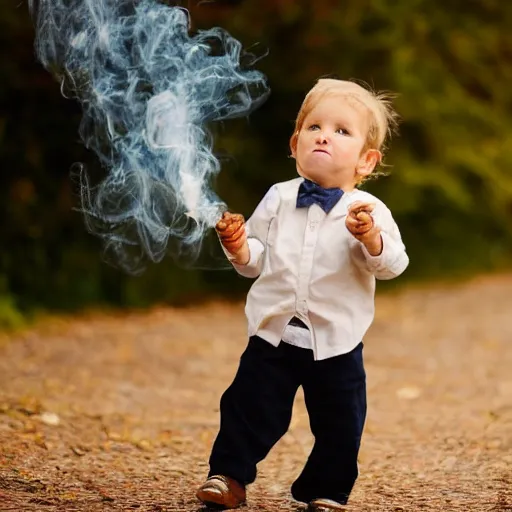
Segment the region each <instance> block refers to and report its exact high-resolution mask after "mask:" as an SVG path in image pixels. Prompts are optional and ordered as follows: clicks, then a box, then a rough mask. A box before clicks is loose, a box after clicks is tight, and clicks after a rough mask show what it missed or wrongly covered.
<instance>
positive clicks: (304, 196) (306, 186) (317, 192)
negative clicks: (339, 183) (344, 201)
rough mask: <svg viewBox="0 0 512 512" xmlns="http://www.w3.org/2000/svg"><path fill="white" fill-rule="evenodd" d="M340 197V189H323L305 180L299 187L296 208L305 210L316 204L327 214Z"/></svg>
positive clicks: (341, 192) (341, 191) (341, 193)
mask: <svg viewBox="0 0 512 512" xmlns="http://www.w3.org/2000/svg"><path fill="white" fill-rule="evenodd" d="M342 195H343V190H341V188H336V187H335V188H324V187H321V186H320V185H317V184H316V183H314V182H313V181H311V180H306V179H305V180H304V181H303V182H302V183H301V184H300V187H299V194H298V195H297V208H307V207H308V206H311V205H312V204H313V203H316V204H317V205H318V206H320V208H322V210H323V211H324V212H325V213H329V212H330V211H331V210H332V209H333V207H334V205H335V204H336V203H337V202H338V201H339V200H340V199H341V196H342Z"/></svg>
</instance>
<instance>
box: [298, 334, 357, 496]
mask: <svg viewBox="0 0 512 512" xmlns="http://www.w3.org/2000/svg"><path fill="white" fill-rule="evenodd" d="M362 349H363V344H362V343H360V344H359V345H358V346H357V347H356V348H355V349H354V350H353V351H352V352H349V353H348V354H342V355H340V356H336V357H333V358H330V359H325V360H321V361H313V362H312V363H311V365H310V368H311V370H310V371H309V372H306V374H305V375H304V377H303V388H304V398H305V402H306V407H307V410H308V413H309V420H310V425H311V431H312V433H313V435H314V437H315V444H314V446H313V449H312V451H311V454H310V456H309V458H308V461H307V463H306V465H305V467H304V470H303V471H302V473H301V475H300V476H299V477H298V478H297V480H296V481H295V482H294V484H293V486H292V495H293V497H294V498H295V499H296V500H298V501H303V502H306V503H307V502H309V501H311V500H313V499H315V498H329V499H333V500H336V501H338V502H340V503H346V502H347V500H348V497H349V495H350V492H351V491H352V487H353V486H354V483H355V481H356V479H357V476H358V466H357V456H358V452H359V446H360V442H361V435H362V432H363V426H364V422H365V418H366V375H365V370H364V365H363V356H362Z"/></svg>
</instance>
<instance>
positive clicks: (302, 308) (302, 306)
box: [297, 300, 308, 313]
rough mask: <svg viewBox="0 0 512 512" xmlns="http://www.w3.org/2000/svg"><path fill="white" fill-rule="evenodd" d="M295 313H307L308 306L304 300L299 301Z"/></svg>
mask: <svg viewBox="0 0 512 512" xmlns="http://www.w3.org/2000/svg"><path fill="white" fill-rule="evenodd" d="M297 311H298V312H299V313H307V312H308V304H307V302H306V301H305V300H299V302H298V303H297Z"/></svg>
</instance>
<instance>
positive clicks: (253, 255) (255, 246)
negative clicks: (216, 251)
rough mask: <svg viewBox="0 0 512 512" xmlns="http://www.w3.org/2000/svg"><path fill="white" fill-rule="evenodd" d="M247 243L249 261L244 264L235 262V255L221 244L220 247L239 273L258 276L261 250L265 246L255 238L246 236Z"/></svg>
mask: <svg viewBox="0 0 512 512" xmlns="http://www.w3.org/2000/svg"><path fill="white" fill-rule="evenodd" d="M247 245H248V246H249V261H248V262H247V263H246V264H245V265H241V264H239V263H235V262H234V258H235V257H234V256H233V255H232V254H230V253H229V252H228V251H226V249H225V248H224V246H222V249H223V251H224V253H225V254H226V257H227V258H228V260H229V261H230V262H231V264H232V265H233V267H234V268H235V270H236V271H237V272H238V273H239V274H241V275H242V276H244V277H258V275H259V274H260V272H261V268H260V260H261V256H262V254H263V252H264V251H265V246H264V245H263V244H262V243H261V242H260V241H259V240H258V239H257V238H248V239H247Z"/></svg>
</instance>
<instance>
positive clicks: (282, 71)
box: [0, 0, 512, 325]
mask: <svg viewBox="0 0 512 512" xmlns="http://www.w3.org/2000/svg"><path fill="white" fill-rule="evenodd" d="M188 7H189V8H190V11H191V14H192V19H193V29H194V30H196V29H200V28H207V27H211V26H213V25H220V26H222V27H224V28H226V29H227V30H229V31H230V32H231V33H232V35H234V36H235V37H236V38H238V39H239V40H241V41H242V43H243V44H244V46H245V47H250V46H251V45H256V46H254V48H253V49H252V50H253V51H254V52H256V53H260V54H264V53H265V52H267V51H268V54H267V55H266V56H265V57H264V58H262V59H261V60H259V61H258V63H257V67H258V68H259V69H260V70H262V71H263V72H264V73H265V74H266V75H267V76H268V79H269V83H270V86H271V88H272V95H271V97H270V99H269V100H268V101H267V103H266V104H265V105H264V106H263V107H262V108H260V109H259V110H258V111H256V112H255V113H254V114H253V115H251V117H250V118H249V119H242V120H236V121H230V122H226V123H223V124H221V125H218V126H215V127H213V130H214V134H215V140H216V149H217V151H218V154H219V156H220V157H221V159H222V163H223V171H222V172H221V174H220V176H219V178H218V181H217V183H216V184H215V187H216V190H217V191H218V193H219V194H220V196H221V197H222V198H223V199H224V200H225V201H226V202H227V204H228V206H229V208H230V209H231V210H234V211H240V212H242V213H244V214H245V215H247V216H248V215H249V214H250V213H251V211H252V209H253V208H254V207H255V205H256V204H257V202H258V201H259V200H260V199H261V197H262V195H263V194H264V193H265V192H266V190H267V189H268V188H269V187H270V185H271V184H273V183H274V182H277V181H281V180H286V179H289V178H292V177H294V175H295V170H294V165H293V161H292V160H290V159H288V158H287V156H288V154H289V149H288V139H289V136H290V132H291V130H292V127H293V121H294V118H295V115H296V113H297V111H298V108H299V106H300V103H301V102H302V99H303V97H304V94H305V93H306V92H307V91H308V90H309V88H310V87H311V86H312V85H313V84H314V81H315V80H316V79H317V78H318V77H319V76H324V75H336V76H339V77H343V78H356V79H359V80H363V81H365V82H367V83H369V84H370V85H371V86H373V87H375V88H377V89H385V90H391V91H395V92H397V93H398V97H397V99H396V102H395V104H396V108H397V110H398V111H399V113H400V115H401V117H402V124H401V127H400V135H399V136H398V137H395V138H394V140H392V142H391V149H390V151H389V152H388V154H387V156H386V161H387V163H388V164H390V165H391V166H392V167H391V175H390V176H389V177H384V178H380V179H379V180H376V181H371V182H369V183H368V184H367V185H366V186H365V187H366V188H367V189H368V190H369V191H370V192H372V193H374V194H376V195H377V196H378V197H380V198H381V199H382V200H384V201H385V202H386V204H388V206H389V207H390V208H391V210H392V211H393V213H394V215H395V218H396V220H397V222H398V224H399V226H400V228H401V231H402V235H403V238H404V240H405V242H406V245H407V247H408V252H409V254H410V257H411V264H410V268H409V270H408V271H407V274H406V275H407V276H408V277H409V278H415V279H420V278H421V279H424V278H431V277H439V276H464V275H467V274H470V273H474V272H478V271H482V270H493V269H497V268H502V267H507V266H510V256H511V254H512V152H511V151H510V150H509V148H510V143H511V142H512V92H511V88H510V84H511V83H512V37H511V35H510V27H511V26H512V4H510V3H509V2H503V1H500V0H464V1H462V0H345V1H343V2H339V1H338V0H315V1H314V2H312V1H310V0H258V1H256V0H245V1H238V2H226V1H224V2H223V1H218V2H206V3H205V2H199V3H198V4H193V5H189V6H188ZM0 42H1V47H2V53H1V54H0V69H1V73H2V80H1V81H0V104H1V106H2V108H1V109H0V161H1V165H2V176H1V178H0V179H1V180H2V186H1V188H0V198H1V206H0V208H1V210H0V213H1V216H2V219H3V222H2V224H1V227H0V236H1V240H2V251H1V256H0V258H1V259H0V282H1V283H2V286H1V287H0V325H1V324H2V322H3V323H4V324H13V325H15V324H17V323H18V322H19V321H20V317H19V314H18V311H22V312H25V311H30V310H33V309H34V308H41V307H43V308H59V309H76V308H79V307H82V306H84V305H90V304H95V305H98V304H99V305H105V306H106V305H109V304H115V305H122V306H125V305H128V306H144V305H147V304H150V303H153V302H156V301H158V302H168V303H173V304H185V303H187V302H188V301H190V300H191V299H194V300H197V299H198V298H206V297H211V296H212V295H225V296H229V297H233V298H238V297H240V296H242V294H243V293H244V292H245V291H246V290H247V288H248V286H249V285H250V281H248V280H245V279H242V278H239V277H238V276H237V275H235V273H234V272H233V271H226V267H225V265H224V266H223V265H222V264H221V263H220V262H221V261H222V255H221V253H220V251H219V249H218V247H217V244H216V240H215V239H214V237H210V240H208V243H207V249H208V250H207V251H205V255H204V257H203V259H202V260H201V261H200V262H199V263H198V264H197V267H199V268H183V267H182V266H181V265H177V264H175V263H174V262H173V260H172V259H171V258H168V259H167V260H165V261H164V262H163V263H161V264H159V265H150V266H149V267H148V268H147V270H146V272H145V273H143V274H142V275H141V276H138V277H133V276H129V275H126V274H124V273H123V272H121V271H120V270H118V269H115V268H113V267H111V266H109V265H107V264H105V263H104V261H103V260H102V252H101V245H100V242H99V240H98V239H96V238H94V237H92V236H90V235H88V234H87V233H86V231H85V228H84V226H83V221H82V218H81V216H80V214H78V213H76V212H75V211H74V210H73V208H74V207H76V206H78V203H77V198H76V196H75V195H74V193H73V183H72V180H71V179H70V174H69V171H70V167H71V165H72V164H73V163H74V162H77V161H81V162H84V163H85V164H86V165H87V166H88V168H89V169H92V170H93V171H94V170H96V172H101V171H100V170H99V169H98V163H97V162H96V161H95V159H94V155H93V154H91V153H88V152H87V151H86V150H85V149H84V148H83V146H82V145H81V143H80V141H79V139H78V133H77V129H78V123H79V119H80V110H79V107H78V105H77V104H76V103H74V102H72V101H70V100H66V99H64V98H63V97H62V96H61V94H60V89H59V86H58V84H57V83H56V82H55V81H54V80H53V78H52V77H51V76H50V75H49V74H48V73H47V72H46V71H44V70H43V69H42V67H41V66H40V65H39V64H38V63H37V62H36V60H35V57H34V52H33V29H32V25H31V21H30V19H29V15H28V10H27V8H26V5H18V6H15V5H14V3H12V2H7V3H2V4H1V5H0ZM215 269H217V270H215ZM219 269H221V270H219Z"/></svg>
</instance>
